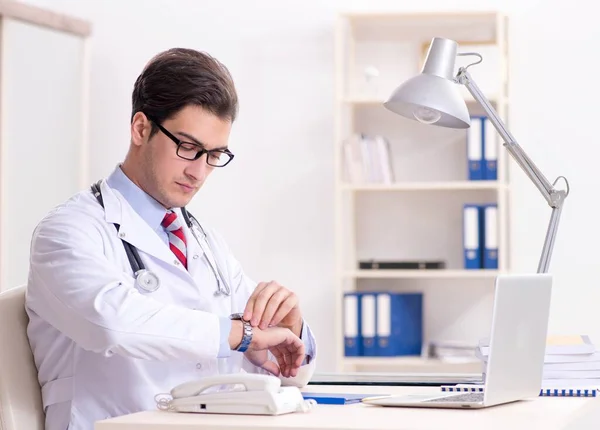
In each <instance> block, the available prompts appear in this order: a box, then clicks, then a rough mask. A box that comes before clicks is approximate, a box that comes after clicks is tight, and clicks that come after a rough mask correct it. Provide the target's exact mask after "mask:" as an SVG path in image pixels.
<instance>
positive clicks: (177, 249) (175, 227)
mask: <svg viewBox="0 0 600 430" xmlns="http://www.w3.org/2000/svg"><path fill="white" fill-rule="evenodd" d="M161 225H162V226H163V227H164V228H165V229H166V230H167V232H168V233H169V248H171V251H173V254H175V255H176V256H177V258H178V259H179V261H181V264H183V267H185V268H186V269H187V257H186V255H187V246H186V242H185V235H184V234H183V226H182V225H181V222H180V221H179V219H177V214H176V213H175V212H173V211H168V212H167V214H166V215H165V217H164V218H163V220H162V223H161Z"/></svg>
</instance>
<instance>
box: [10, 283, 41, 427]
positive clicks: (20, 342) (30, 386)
mask: <svg viewBox="0 0 600 430" xmlns="http://www.w3.org/2000/svg"><path fill="white" fill-rule="evenodd" d="M27 323H28V318H27V313H26V312H25V286H19V287H15V288H12V289H9V290H6V291H3V292H1V293H0V430H44V419H45V417H44V409H43V407H42V394H41V389H40V385H39V383H38V379H37V369H36V367H35V362H34V360H33V354H32V353H31V348H30V346H29V341H28V338H27Z"/></svg>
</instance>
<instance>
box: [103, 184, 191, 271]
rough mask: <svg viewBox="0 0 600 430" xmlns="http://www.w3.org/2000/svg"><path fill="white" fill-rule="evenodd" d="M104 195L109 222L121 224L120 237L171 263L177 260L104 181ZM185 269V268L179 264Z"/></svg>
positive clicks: (154, 233) (105, 210) (139, 248)
mask: <svg viewBox="0 0 600 430" xmlns="http://www.w3.org/2000/svg"><path fill="white" fill-rule="evenodd" d="M102 197H103V199H104V212H105V219H106V221H107V222H110V223H114V224H119V226H120V228H119V238H120V239H122V240H124V241H126V242H128V243H130V244H131V245H132V246H134V247H136V248H137V249H138V250H140V251H143V252H144V253H146V254H149V255H152V256H153V257H155V258H158V259H160V260H162V261H164V262H165V263H167V264H169V265H171V266H172V265H173V262H174V261H176V260H177V257H175V254H173V252H171V250H170V249H169V247H168V246H167V245H166V244H165V243H164V242H163V241H162V240H161V238H160V237H159V236H158V234H156V232H155V231H154V230H153V229H152V228H151V227H150V226H149V225H148V224H147V223H146V221H144V220H143V219H142V218H141V217H140V216H139V215H138V214H137V213H136V212H135V211H134V210H133V209H132V208H131V206H130V205H129V203H128V202H127V201H126V200H125V199H124V198H123V196H121V195H120V194H119V193H115V192H114V191H113V190H112V189H111V188H110V187H109V186H108V185H107V184H106V181H103V183H102ZM179 268H180V269H181V270H183V271H185V268H184V267H183V266H181V265H179Z"/></svg>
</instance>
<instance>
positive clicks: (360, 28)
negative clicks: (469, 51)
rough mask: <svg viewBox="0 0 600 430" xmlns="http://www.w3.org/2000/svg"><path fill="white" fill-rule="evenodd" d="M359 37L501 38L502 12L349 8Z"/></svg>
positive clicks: (485, 40)
mask: <svg viewBox="0 0 600 430" xmlns="http://www.w3.org/2000/svg"><path fill="white" fill-rule="evenodd" d="M342 17H344V18H346V19H347V20H348V21H349V23H350V25H351V26H352V35H353V37H354V38H355V39H358V40H374V41H375V40H378V41H388V40H406V39H407V38H408V39H417V40H418V39H421V40H430V39H431V37H432V34H434V35H435V34H440V35H444V36H445V37H450V38H453V39H455V40H461V41H470V42H473V43H495V42H496V41H497V23H498V15H497V14H496V13H494V12H486V11H476V12H446V13H430V12H424V13H422V12H414V13H393V12H391V13H390V12H381V13H378V12H347V13H344V14H342Z"/></svg>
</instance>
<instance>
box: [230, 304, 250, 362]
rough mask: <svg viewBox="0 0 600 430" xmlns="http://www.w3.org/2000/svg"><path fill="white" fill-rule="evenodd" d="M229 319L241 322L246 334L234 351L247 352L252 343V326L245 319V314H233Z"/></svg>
mask: <svg viewBox="0 0 600 430" xmlns="http://www.w3.org/2000/svg"><path fill="white" fill-rule="evenodd" d="M229 319H231V320H240V321H241V322H242V324H243V325H244V334H243V336H242V342H241V343H240V344H239V345H238V347H237V348H235V349H234V351H239V352H245V351H246V350H247V349H248V346H249V345H250V342H252V326H251V325H250V321H246V320H245V319H244V314H243V313H236V314H231V315H230V316H229Z"/></svg>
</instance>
